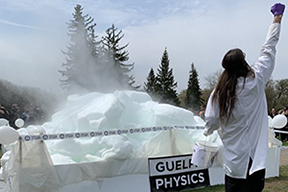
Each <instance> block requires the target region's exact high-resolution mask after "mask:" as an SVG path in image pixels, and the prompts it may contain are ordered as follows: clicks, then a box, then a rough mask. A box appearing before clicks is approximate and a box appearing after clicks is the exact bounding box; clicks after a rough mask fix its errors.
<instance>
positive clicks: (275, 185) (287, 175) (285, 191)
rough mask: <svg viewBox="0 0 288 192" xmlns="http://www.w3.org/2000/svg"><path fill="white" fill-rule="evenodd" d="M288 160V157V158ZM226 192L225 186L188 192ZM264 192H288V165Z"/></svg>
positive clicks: (268, 181) (268, 183)
mask: <svg viewBox="0 0 288 192" xmlns="http://www.w3.org/2000/svg"><path fill="white" fill-rule="evenodd" d="M287 158H288V157H287ZM208 191H209V192H224V191H225V188H224V185H217V186H210V187H205V188H202V189H193V190H189V191H186V192H208ZM263 192H288V165H283V166H280V171H279V177H274V178H268V179H266V182H265V188H264V190H263Z"/></svg>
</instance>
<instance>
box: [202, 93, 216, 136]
mask: <svg viewBox="0 0 288 192" xmlns="http://www.w3.org/2000/svg"><path fill="white" fill-rule="evenodd" d="M213 94H214V91H213V92H212V93H211V95H210V97H209V99H208V102H207V106H206V110H205V121H206V124H205V131H204V135H205V136H208V135H211V134H212V133H213V132H214V131H215V130H217V129H218V128H219V127H220V118H219V107H218V106H219V105H218V102H217V101H215V102H213V103H212V96H213Z"/></svg>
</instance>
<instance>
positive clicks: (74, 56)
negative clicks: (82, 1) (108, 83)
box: [59, 5, 100, 93]
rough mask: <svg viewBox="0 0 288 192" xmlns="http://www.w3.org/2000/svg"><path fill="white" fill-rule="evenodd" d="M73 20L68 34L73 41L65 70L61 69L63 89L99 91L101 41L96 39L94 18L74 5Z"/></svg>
mask: <svg viewBox="0 0 288 192" xmlns="http://www.w3.org/2000/svg"><path fill="white" fill-rule="evenodd" d="M74 10H75V13H74V14H72V15H73V20H70V22H69V23H68V35H69V36H70V41H71V43H70V44H69V46H67V49H68V50H67V51H66V52H65V51H62V53H63V54H64V55H66V62H65V63H62V67H64V70H59V72H60V73H61V75H62V77H63V78H64V79H60V86H61V87H62V89H64V90H67V91H69V92H72V93H75V92H79V91H83V90H86V91H97V90H98V89H99V86H100V83H99V82H98V79H99V77H98V76H97V73H98V74H99V72H98V71H99V65H100V61H99V43H100V41H96V38H97V36H96V35H95V31H94V28H95V26H96V24H95V23H93V21H94V19H93V18H91V17H89V16H88V14H87V15H83V7H82V6H81V5H77V6H76V7H74Z"/></svg>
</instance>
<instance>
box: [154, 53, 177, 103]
mask: <svg viewBox="0 0 288 192" xmlns="http://www.w3.org/2000/svg"><path fill="white" fill-rule="evenodd" d="M169 62H170V61H169V57H168V52H167V49H166V48H165V51H164V53H163V55H162V59H161V64H160V66H159V68H158V69H157V76H156V80H157V83H156V86H155V92H156V94H157V96H158V97H159V98H160V102H161V103H167V104H171V105H176V106H179V105H180V101H179V99H178V97H177V91H176V88H177V82H175V81H174V76H173V70H172V69H169Z"/></svg>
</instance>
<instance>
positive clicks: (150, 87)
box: [144, 68, 157, 98]
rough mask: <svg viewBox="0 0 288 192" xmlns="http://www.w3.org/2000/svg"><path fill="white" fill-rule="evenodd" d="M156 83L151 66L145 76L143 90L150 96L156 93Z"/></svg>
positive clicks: (153, 96)
mask: <svg viewBox="0 0 288 192" xmlns="http://www.w3.org/2000/svg"><path fill="white" fill-rule="evenodd" d="M156 84H157V80H156V77H155V73H154V70H153V68H151V70H150V72H149V75H148V77H147V83H144V91H145V92H147V93H148V94H149V95H150V96H151V97H152V98H155V95H156V90H155V89H156Z"/></svg>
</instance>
